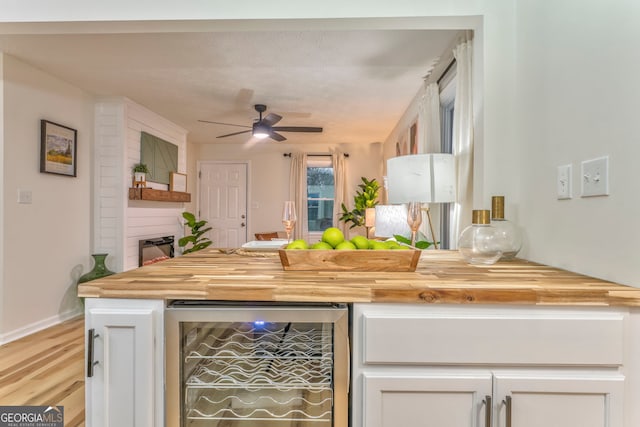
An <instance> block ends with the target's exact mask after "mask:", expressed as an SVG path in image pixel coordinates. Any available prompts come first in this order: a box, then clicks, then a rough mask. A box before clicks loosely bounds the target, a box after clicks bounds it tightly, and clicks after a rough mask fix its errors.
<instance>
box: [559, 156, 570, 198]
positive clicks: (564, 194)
mask: <svg viewBox="0 0 640 427" xmlns="http://www.w3.org/2000/svg"><path fill="white" fill-rule="evenodd" d="M572 169H573V168H572V166H571V164H568V165H562V166H558V180H557V195H558V200H565V199H570V198H571V172H572Z"/></svg>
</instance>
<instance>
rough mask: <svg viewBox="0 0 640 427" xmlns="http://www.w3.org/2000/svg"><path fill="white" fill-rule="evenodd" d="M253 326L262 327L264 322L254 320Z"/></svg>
mask: <svg viewBox="0 0 640 427" xmlns="http://www.w3.org/2000/svg"><path fill="white" fill-rule="evenodd" d="M253 326H256V327H257V326H264V320H256V321H255V322H253Z"/></svg>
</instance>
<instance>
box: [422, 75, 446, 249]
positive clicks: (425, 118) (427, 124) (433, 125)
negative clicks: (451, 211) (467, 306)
mask: <svg viewBox="0 0 640 427" xmlns="http://www.w3.org/2000/svg"><path fill="white" fill-rule="evenodd" d="M418 133H419V135H420V146H419V149H418V153H420V154H425V153H440V152H441V151H442V148H441V142H440V139H441V137H442V136H441V134H440V88H439V86H438V83H435V82H434V83H430V84H428V85H427V87H426V88H425V91H424V94H423V95H422V99H421V102H420V105H419V108H418ZM429 208H430V209H431V217H432V219H433V223H434V224H436V225H437V224H439V223H440V214H439V212H440V211H439V209H438V205H435V204H430V205H429ZM437 229H438V227H437V226H434V233H435V234H436V236H431V230H430V227H429V223H428V221H423V222H422V224H421V225H420V231H421V232H422V234H424V235H425V236H429V237H428V240H431V241H439V240H440V238H439V237H438V232H437Z"/></svg>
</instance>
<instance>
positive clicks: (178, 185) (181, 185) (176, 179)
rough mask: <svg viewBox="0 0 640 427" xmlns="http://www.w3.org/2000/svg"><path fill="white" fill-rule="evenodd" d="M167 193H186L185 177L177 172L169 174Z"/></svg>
mask: <svg viewBox="0 0 640 427" xmlns="http://www.w3.org/2000/svg"><path fill="white" fill-rule="evenodd" d="M169 191H180V192H182V193H186V192H187V175H185V174H183V173H178V172H171V175H170V180H169Z"/></svg>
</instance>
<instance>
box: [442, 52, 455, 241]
mask: <svg viewBox="0 0 640 427" xmlns="http://www.w3.org/2000/svg"><path fill="white" fill-rule="evenodd" d="M455 98H456V67H455V62H454V63H453V66H452V67H451V68H450V69H449V70H448V71H447V72H446V73H445V75H444V76H442V78H441V79H440V133H441V138H440V143H441V146H440V151H441V152H442V153H453V111H454V104H455ZM453 208H454V204H453V203H442V204H441V205H440V248H442V249H451V247H452V246H451V217H452V215H453Z"/></svg>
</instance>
